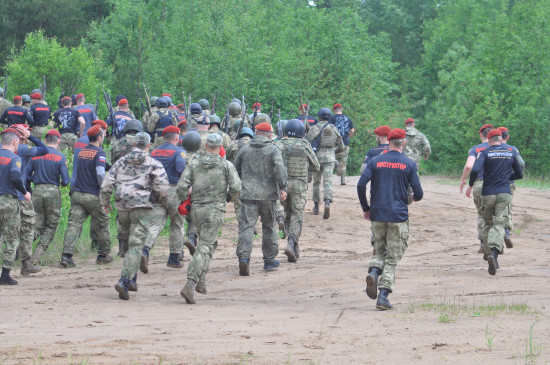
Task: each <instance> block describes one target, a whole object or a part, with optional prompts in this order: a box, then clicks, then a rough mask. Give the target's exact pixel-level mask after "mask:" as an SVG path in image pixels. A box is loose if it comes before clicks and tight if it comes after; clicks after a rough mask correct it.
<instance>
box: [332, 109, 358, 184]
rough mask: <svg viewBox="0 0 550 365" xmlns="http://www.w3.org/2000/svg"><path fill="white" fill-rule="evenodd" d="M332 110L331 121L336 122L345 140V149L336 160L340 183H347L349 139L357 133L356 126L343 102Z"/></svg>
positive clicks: (335, 124)
mask: <svg viewBox="0 0 550 365" xmlns="http://www.w3.org/2000/svg"><path fill="white" fill-rule="evenodd" d="M332 111H333V112H334V115H333V116H332V117H331V118H330V122H331V123H332V124H334V126H335V127H336V129H337V130H338V133H340V135H341V136H342V141H343V142H344V149H343V150H342V151H341V152H340V153H338V154H337V155H336V160H337V161H338V169H337V175H338V176H340V185H346V168H347V163H348V156H349V148H350V146H349V142H350V141H349V139H350V138H351V137H352V136H353V134H354V133H355V128H354V127H353V122H352V121H351V119H350V118H349V117H348V116H347V115H344V113H342V104H340V103H336V104H334V106H333V107H332Z"/></svg>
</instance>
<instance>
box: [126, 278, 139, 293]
mask: <svg viewBox="0 0 550 365" xmlns="http://www.w3.org/2000/svg"><path fill="white" fill-rule="evenodd" d="M128 291H138V286H137V274H135V275H134V277H133V278H132V280H130V281H129V282H128Z"/></svg>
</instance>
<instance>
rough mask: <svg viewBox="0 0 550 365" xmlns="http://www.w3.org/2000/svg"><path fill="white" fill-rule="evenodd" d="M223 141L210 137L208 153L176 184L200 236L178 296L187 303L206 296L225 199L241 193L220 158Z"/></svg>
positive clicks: (235, 176)
mask: <svg viewBox="0 0 550 365" xmlns="http://www.w3.org/2000/svg"><path fill="white" fill-rule="evenodd" d="M221 145H222V138H221V136H220V135H219V134H210V135H209V136H208V137H207V139H206V148H207V153H206V154H204V155H200V156H199V157H198V158H195V159H193V161H192V162H191V164H190V165H189V167H188V168H186V169H185V171H184V172H183V174H182V176H181V179H180V181H179V182H178V187H177V190H176V192H177V195H178V197H179V200H182V201H185V200H187V198H188V196H189V190H190V188H192V189H193V193H192V194H191V212H190V213H191V218H192V220H193V222H195V225H196V226H197V230H198V232H199V235H200V242H199V244H198V246H197V248H196V250H195V253H194V254H193V257H192V258H191V261H190V262H189V267H188V268H187V284H185V286H184V287H183V289H182V290H181V292H180V294H181V295H182V296H183V297H184V298H185V301H186V302H187V303H189V304H195V299H194V298H193V295H194V292H195V290H196V291H197V292H199V293H203V294H206V274H207V273H208V270H209V268H210V261H211V260H212V256H213V255H214V253H215V252H216V248H217V247H218V241H217V237H218V232H219V230H220V229H221V228H222V225H223V216H224V213H225V209H226V199H227V197H228V196H229V199H230V200H234V199H236V198H237V197H238V196H239V193H240V192H241V180H240V179H239V175H238V174H237V171H236V170H235V167H234V166H233V164H232V163H231V162H229V161H227V160H225V159H223V158H222V157H220V155H219V153H220V147H221Z"/></svg>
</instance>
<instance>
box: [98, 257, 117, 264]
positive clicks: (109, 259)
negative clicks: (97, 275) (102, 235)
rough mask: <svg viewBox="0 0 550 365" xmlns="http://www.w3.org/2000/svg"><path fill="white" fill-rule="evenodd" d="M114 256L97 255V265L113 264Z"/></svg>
mask: <svg viewBox="0 0 550 365" xmlns="http://www.w3.org/2000/svg"><path fill="white" fill-rule="evenodd" d="M113 260H114V259H113V256H111V255H97V259H96V260H95V263H96V264H98V265H106V264H110V263H111V262H113Z"/></svg>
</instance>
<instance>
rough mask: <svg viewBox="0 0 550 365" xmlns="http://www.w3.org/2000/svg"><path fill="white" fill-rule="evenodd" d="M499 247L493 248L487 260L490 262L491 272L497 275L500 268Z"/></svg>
mask: <svg viewBox="0 0 550 365" xmlns="http://www.w3.org/2000/svg"><path fill="white" fill-rule="evenodd" d="M497 258H498V249H497V248H494V247H493V248H491V254H490V255H489V257H487V262H488V263H489V270H488V271H489V274H490V275H495V274H496V273H497V269H498V261H497Z"/></svg>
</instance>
